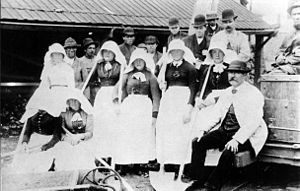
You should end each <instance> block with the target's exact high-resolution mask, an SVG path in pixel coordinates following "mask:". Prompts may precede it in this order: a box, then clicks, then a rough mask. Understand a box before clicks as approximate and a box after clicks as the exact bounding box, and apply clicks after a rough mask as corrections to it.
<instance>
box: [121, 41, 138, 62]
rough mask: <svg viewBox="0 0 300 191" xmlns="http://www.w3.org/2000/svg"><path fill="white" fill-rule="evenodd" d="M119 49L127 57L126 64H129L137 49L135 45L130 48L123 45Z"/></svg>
mask: <svg viewBox="0 0 300 191" xmlns="http://www.w3.org/2000/svg"><path fill="white" fill-rule="evenodd" d="M119 48H120V50H121V52H122V53H123V55H124V56H125V58H126V63H127V64H128V63H129V60H130V56H131V53H132V52H133V51H134V50H135V49H136V46H134V45H132V46H128V45H127V44H125V43H123V44H120V45H119Z"/></svg>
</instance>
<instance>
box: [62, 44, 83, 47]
mask: <svg viewBox="0 0 300 191" xmlns="http://www.w3.org/2000/svg"><path fill="white" fill-rule="evenodd" d="M73 47H75V48H79V47H81V45H80V44H74V45H65V46H64V48H73Z"/></svg>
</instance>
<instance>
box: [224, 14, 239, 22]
mask: <svg viewBox="0 0 300 191" xmlns="http://www.w3.org/2000/svg"><path fill="white" fill-rule="evenodd" d="M231 18H233V20H236V19H237V18H238V16H237V15H234V16H233V17H231ZM231 18H227V19H222V21H229V20H231Z"/></svg>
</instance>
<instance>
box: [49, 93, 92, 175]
mask: <svg viewBox="0 0 300 191" xmlns="http://www.w3.org/2000/svg"><path fill="white" fill-rule="evenodd" d="M67 105H68V107H67V109H66V111H65V112H63V113H62V114H61V117H62V123H61V125H62V130H63V135H62V139H61V140H62V141H60V142H59V143H57V144H56V145H55V147H54V148H53V151H52V152H53V155H54V157H55V170H56V171H62V170H81V169H84V170H90V169H93V168H95V167H96V165H95V155H94V153H93V149H92V148H91V145H90V143H89V140H90V139H91V137H92V136H93V115H92V106H91V104H90V103H89V101H88V100H87V99H86V98H85V97H84V95H83V94H82V93H81V92H80V90H78V89H73V90H72V91H70V93H69V94H68V98H67Z"/></svg>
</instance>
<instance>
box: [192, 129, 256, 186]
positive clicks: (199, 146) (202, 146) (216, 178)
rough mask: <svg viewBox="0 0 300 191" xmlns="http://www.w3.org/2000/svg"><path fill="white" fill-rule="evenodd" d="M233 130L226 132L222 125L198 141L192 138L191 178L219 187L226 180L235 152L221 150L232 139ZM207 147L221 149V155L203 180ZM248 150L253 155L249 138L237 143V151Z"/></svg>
mask: <svg viewBox="0 0 300 191" xmlns="http://www.w3.org/2000/svg"><path fill="white" fill-rule="evenodd" d="M234 134H235V132H227V131H226V130H224V129H223V128H222V127H220V128H219V129H217V130H214V131H212V132H209V133H208V134H205V135H204V136H203V137H202V138H201V139H200V141H199V142H198V141H196V140H194V141H193V143H192V161H191V168H190V176H191V178H193V179H195V180H198V181H199V182H202V183H204V182H206V183H208V184H209V185H213V186H214V187H217V188H218V187H221V186H222V184H224V182H225V181H226V180H227V178H228V177H229V174H230V172H231V170H232V168H233V162H234V157H235V154H234V153H233V152H231V151H230V150H226V149H225V150H223V149H224V147H225V145H226V144H227V142H229V141H230V140H231V139H232V136H233V135H234ZM209 149H220V150H223V152H222V154H221V157H220V159H219V161H218V165H217V167H216V168H215V169H214V170H213V171H212V173H211V174H210V175H209V176H208V179H207V180H204V177H205V175H204V173H203V172H204V162H205V157H206V151H207V150H209ZM246 150H249V151H250V153H251V154H253V155H254V149H253V147H252V145H251V143H250V141H249V140H247V141H246V142H245V143H244V144H239V146H238V152H242V151H246Z"/></svg>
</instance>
